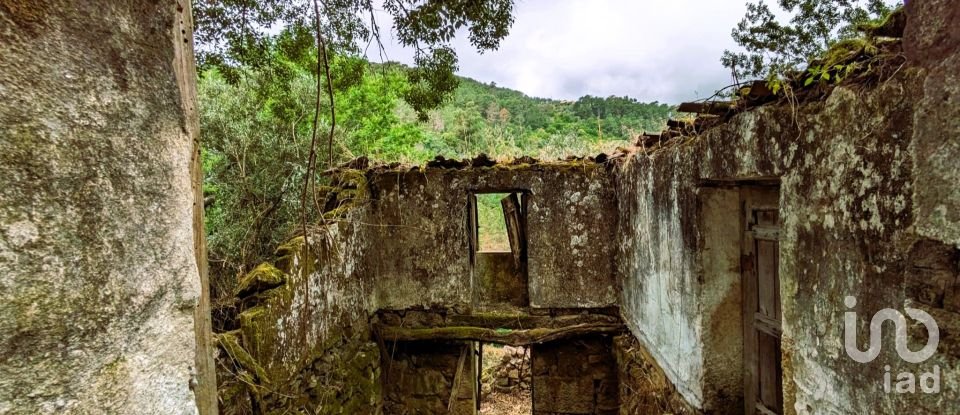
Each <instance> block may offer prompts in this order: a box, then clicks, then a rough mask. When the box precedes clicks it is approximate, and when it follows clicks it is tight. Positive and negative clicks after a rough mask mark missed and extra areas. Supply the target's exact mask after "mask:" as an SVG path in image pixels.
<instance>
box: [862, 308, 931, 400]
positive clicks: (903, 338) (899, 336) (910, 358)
mask: <svg viewBox="0 0 960 415" xmlns="http://www.w3.org/2000/svg"><path fill="white" fill-rule="evenodd" d="M844 304H846V305H847V308H853V307H856V305H857V299H856V298H854V297H850V296H848V297H847V298H846V299H845V300H844ZM904 311H906V312H907V314H908V315H909V316H910V317H911V318H913V319H914V320H917V321H919V322H921V323H923V326H924V327H926V329H927V333H928V334H929V337H928V338H927V344H926V345H924V346H923V348H922V349H920V350H919V351H916V352H914V351H911V350H910V349H909V348H907V319H906V318H905V317H904V316H903V314H901V313H900V312H899V311H897V310H894V309H892V308H884V309H883V310H880V311H878V312H877V313H876V314H874V315H873V319H871V320H870V347H869V348H867V350H866V351H860V348H859V347H858V346H857V313H856V312H854V311H847V312H845V313H844V316H843V329H844V338H843V345H844V348H845V349H847V355H848V356H850V358H852V359H853V360H856V361H857V362H860V363H869V362H872V361H873V359H876V358H877V356H878V355H880V348H881V347H882V344H881V335H882V334H883V323H884V322H885V321H888V320H889V321H892V322H893V325H894V327H895V337H894V339H895V344H896V348H897V354H898V355H900V358H901V359H903V360H904V361H907V362H910V363H921V362H924V361H926V360H927V359H929V358H930V356H933V354H934V353H936V351H937V346H938V345H939V344H940V327H939V326H937V322H936V321H934V320H933V317H931V316H930V314H927V312H925V311H923V310H918V309H916V308H910V307H905V308H904ZM884 371H885V373H884V375H883V390H884V391H886V392H888V393H889V392H890V366H889V365H888V366H884ZM920 389H921V390H922V391H923V392H924V393H937V392H940V368H939V367H938V366H934V367H933V371H932V372H929V373H921V374H920ZM896 392H897V393H914V392H916V377H915V376H914V375H913V373H910V372H902V373H900V374H898V375H897V384H896Z"/></svg>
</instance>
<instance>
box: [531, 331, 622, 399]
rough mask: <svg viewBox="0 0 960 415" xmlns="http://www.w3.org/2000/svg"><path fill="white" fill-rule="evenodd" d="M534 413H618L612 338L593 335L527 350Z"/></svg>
mask: <svg viewBox="0 0 960 415" xmlns="http://www.w3.org/2000/svg"><path fill="white" fill-rule="evenodd" d="M530 359H531V376H532V377H533V413H534V415H555V414H596V415H613V414H618V413H619V408H620V397H619V383H618V381H617V368H616V362H615V360H614V356H613V347H612V339H611V337H609V336H601V335H593V336H584V337H579V338H573V339H566V340H563V341H554V342H547V343H543V344H535V345H533V346H531V349H530Z"/></svg>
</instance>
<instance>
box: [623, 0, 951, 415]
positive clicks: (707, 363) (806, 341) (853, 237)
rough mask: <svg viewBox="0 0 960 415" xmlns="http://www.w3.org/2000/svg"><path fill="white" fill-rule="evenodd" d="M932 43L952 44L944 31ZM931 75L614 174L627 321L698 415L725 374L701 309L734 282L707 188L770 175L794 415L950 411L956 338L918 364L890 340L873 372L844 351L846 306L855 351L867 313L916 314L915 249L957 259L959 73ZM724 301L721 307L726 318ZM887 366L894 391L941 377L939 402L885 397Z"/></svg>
mask: <svg viewBox="0 0 960 415" xmlns="http://www.w3.org/2000/svg"><path fill="white" fill-rule="evenodd" d="M916 3H918V2H911V3H910V4H911V6H908V7H912V8H916V9H924V10H925V11H924V13H928V14H932V15H936V16H951V15H955V13H956V11H955V10H956V5H955V4H948V3H950V2H929V3H927V4H925V5H923V6H914V4H916ZM920 3H923V2H920ZM935 4H938V5H939V6H937V5H935ZM930 7H933V8H936V7H940V9H939V10H935V11H930V10H928V8H930ZM912 13H913V14H910V20H908V23H909V24H910V25H911V26H913V27H915V26H916V25H922V24H923V23H922V21H923V20H921V19H920V18H916V17H915V16H916V15H917V13H919V12H918V11H916V10H914V11H913V12H912ZM951 13H953V14H951ZM948 21H949V20H948ZM950 27H952V26H950ZM938 30H939V31H938V32H936V33H938V34H942V33H943V32H950V33H953V36H955V33H954V32H955V30H954V29H952V28H950V29H948V28H947V26H943V25H941V26H940V29H938ZM908 32H909V30H908ZM906 44H907V45H909V42H906ZM929 44H930V45H933V42H930V43H929ZM956 50H957V49H956V48H954V49H950V50H949V52H944V53H945V54H946V56H944V59H945V60H944V61H949V60H950V59H954V55H955V53H956ZM939 62H941V60H939V59H938V60H937V62H936V63H934V64H931V65H933V66H932V67H930V68H925V67H922V66H920V65H917V64H915V62H911V63H908V64H907V65H905V67H904V68H901V70H900V71H899V72H898V73H897V75H896V76H895V77H894V78H892V79H890V80H886V81H884V82H882V83H880V84H879V85H876V86H855V87H840V88H836V89H834V90H833V91H832V92H830V93H829V94H828V95H827V96H826V97H825V99H823V100H821V101H816V102H806V103H803V104H801V105H800V106H798V107H796V108H794V107H791V106H789V105H779V106H777V105H773V106H765V107H760V108H757V109H754V110H752V111H749V112H746V113H742V114H739V115H737V116H735V117H734V118H733V119H732V120H731V121H730V122H728V123H727V124H724V125H722V126H719V127H717V128H714V129H712V130H710V131H708V132H707V133H705V134H703V135H702V136H700V137H697V138H692V139H687V140H685V141H683V142H680V143H675V144H674V145H672V146H670V147H668V148H665V149H662V150H659V151H657V152H655V153H653V154H644V153H637V154H635V155H634V156H633V157H632V158H631V159H630V160H629V161H628V162H627V163H625V164H624V165H623V166H622V168H620V169H619V170H618V171H617V173H616V176H617V178H616V183H617V190H618V199H619V200H620V206H619V210H620V215H621V216H620V224H619V230H618V233H619V234H621V235H623V238H624V239H623V241H622V244H621V248H620V253H621V256H622V258H623V260H622V261H621V263H620V270H621V277H622V278H623V280H622V284H623V286H622V305H621V309H622V311H623V313H624V316H625V320H626V321H627V322H628V324H629V325H630V327H631V329H632V331H633V332H634V334H636V335H637V337H638V338H639V339H640V341H641V343H642V344H643V346H644V347H645V348H646V349H647V350H648V351H649V352H650V354H651V355H652V356H653V357H654V358H655V359H656V360H657V362H658V363H659V364H660V365H661V366H662V367H663V369H664V372H665V373H666V374H667V376H668V377H669V378H670V380H671V381H672V382H674V383H675V384H676V385H677V387H678V389H679V391H680V393H681V394H683V396H684V397H685V398H686V399H687V400H688V401H689V402H690V403H692V404H693V405H694V406H696V407H700V408H703V409H710V408H711V406H712V405H716V402H717V400H716V397H711V393H712V392H711V390H713V389H715V388H716V382H715V381H712V380H711V379H712V378H713V376H712V375H711V372H712V371H714V370H716V368H717V367H718V366H717V365H716V364H715V362H714V360H713V359H715V357H714V355H713V354H712V353H709V352H708V349H707V348H708V347H709V344H710V340H711V337H712V336H711V335H710V332H711V330H714V327H713V323H712V322H711V321H709V320H708V316H709V315H710V313H711V312H712V311H711V310H710V308H709V307H710V304H711V301H712V300H711V298H713V299H714V300H717V299H718V298H719V297H717V296H716V295H715V293H716V292H717V291H716V288H717V287H722V286H723V284H718V282H717V280H716V278H726V280H727V282H729V281H731V280H730V279H729V272H728V273H727V274H726V275H727V276H726V277H724V273H719V274H718V273H716V272H714V271H716V270H717V269H724V268H726V266H721V267H719V268H718V267H717V266H716V264H717V261H716V258H712V259H711V258H709V256H710V255H711V254H710V253H709V252H705V251H702V250H701V248H704V247H706V248H708V249H709V248H710V243H711V242H710V241H711V236H710V235H711V234H712V233H714V232H713V231H712V230H711V229H710V228H709V226H710V225H709V224H710V223H711V222H713V221H715V219H710V218H709V216H710V214H709V213H707V212H705V211H704V209H705V206H707V205H708V204H709V203H710V200H711V198H714V196H716V195H712V196H711V195H709V194H708V192H710V191H712V189H711V190H705V189H703V188H701V186H700V185H701V184H703V182H702V181H703V180H745V179H756V178H771V177H772V178H778V179H779V181H780V192H781V193H780V195H781V199H780V210H781V212H780V213H781V218H782V224H781V225H782V226H781V234H780V235H781V245H780V266H779V271H780V279H781V292H780V294H781V298H782V306H783V330H784V334H783V339H784V340H783V341H784V343H783V352H784V357H783V365H784V395H785V403H786V405H787V411H788V413H877V412H883V413H895V412H902V411H915V410H927V411H931V412H936V411H938V409H939V408H943V407H944V406H943V405H947V404H949V403H951V402H956V400H957V397H958V396H960V390H958V388H957V386H958V385H957V383H958V376H957V374H956V372H955V371H951V370H949V369H947V370H944V369H945V368H955V367H956V366H957V348H956V347H955V346H954V344H955V342H956V339H953V338H951V337H952V335H951V334H950V331H949V330H941V348H940V349H939V351H938V354H937V355H935V357H934V358H933V359H932V360H930V361H927V362H925V363H923V364H916V365H912V364H906V363H904V362H902V361H901V360H900V359H899V358H898V357H897V355H896V353H895V352H894V351H893V335H892V330H887V331H886V332H884V335H883V339H884V352H883V353H882V354H881V355H880V357H879V358H878V359H877V360H875V361H873V362H871V363H869V364H861V363H857V362H855V361H853V360H852V359H851V358H849V357H848V356H847V355H846V353H845V351H844V347H843V335H844V330H843V315H844V314H843V313H844V312H846V311H848V310H849V309H848V308H847V307H846V306H845V305H844V303H843V299H844V297H845V296H848V295H849V296H854V297H856V298H857V299H858V305H857V307H855V308H854V311H856V312H857V313H858V316H859V324H860V327H859V332H860V337H859V338H860V339H861V340H860V341H861V348H862V347H863V345H864V344H865V342H866V339H867V335H866V334H865V332H866V331H867V329H868V325H869V319H870V317H872V315H873V313H874V312H875V311H877V310H879V309H881V308H887V307H889V308H894V309H898V310H903V308H904V307H905V306H914V307H916V306H917V305H916V302H915V300H916V298H912V297H911V295H909V294H906V292H905V289H904V288H905V281H906V280H907V278H908V277H909V273H910V271H909V270H910V261H909V259H908V258H909V255H908V254H909V251H910V249H909V248H910V247H911V246H913V245H914V244H915V243H916V242H917V241H918V240H919V239H921V237H927V238H930V239H932V240H933V241H934V244H937V243H939V244H946V245H947V246H948V247H949V246H951V245H952V246H954V247H955V246H956V238H955V237H954V235H953V233H954V230H953V228H954V227H955V225H956V221H955V220H953V219H951V218H953V216H951V215H953V214H952V213H948V212H949V211H950V208H951V207H956V206H957V205H958V204H957V200H956V198H955V196H956V194H957V193H956V181H955V180H954V179H953V178H954V177H955V176H956V174H957V172H958V166H957V164H956V162H955V160H956V159H957V158H956V157H952V158H949V160H951V161H947V160H948V159H947V158H946V157H951V156H950V154H952V153H954V151H953V149H955V148H956V146H957V144H956V143H957V135H956V131H957V130H956V120H955V119H954V118H956V117H955V116H952V115H951V114H955V111H956V110H957V108H958V106H957V104H956V99H955V98H956V97H955V95H956V94H955V91H956V87H955V85H956V84H957V83H956V82H953V83H950V80H953V79H956V77H957V70H956V68H957V67H958V66H956V65H952V66H949V67H947V66H942V65H940V63H939ZM948 84H949V85H948ZM923 123H929V124H923ZM947 183H952V185H947ZM930 186H932V187H930ZM921 187H924V188H927V189H924V190H919V189H920V188H921ZM714 199H715V198H714ZM954 210H955V209H954ZM736 214H738V212H731V215H736ZM731 217H733V216H731ZM721 225H722V224H721ZM946 251H949V249H948V250H946ZM944 255H946V256H948V257H949V255H953V254H951V253H947V254H944ZM721 259H722V258H721ZM948 262H949V261H948ZM721 263H722V261H721ZM711 270H713V271H711ZM941 288H942V285H941ZM723 291H725V289H721V290H720V292H723ZM726 291H729V290H726ZM730 292H731V293H732V291H730ZM940 298H943V294H942V292H941V297H940ZM723 303H724V302H723V301H720V302H716V303H714V305H716V306H717V307H720V308H718V309H717V310H719V309H721V308H722V307H723ZM935 304H938V303H935ZM928 310H929V311H930V312H931V313H932V314H934V315H935V317H936V318H937V319H938V322H940V324H941V327H953V326H955V325H956V323H957V321H958V315H957V314H955V313H953V312H951V311H950V307H949V305H947V306H945V307H944V308H937V307H936V306H934V307H929V308H928ZM731 330H732V326H731ZM917 332H919V333H917ZM911 334H912V335H914V341H915V342H914V343H911V344H912V345H913V349H914V350H916V349H918V348H919V346H918V344H919V345H922V344H923V343H924V341H925V340H926V334H925V333H924V332H923V330H922V328H921V329H920V330H919V331H916V330H915V331H912V332H911ZM885 365H890V366H891V368H892V372H893V373H894V378H896V374H897V373H899V372H900V371H905V370H909V371H911V372H913V373H915V374H917V375H919V373H920V372H921V371H929V370H931V368H932V366H933V365H939V366H940V368H941V373H942V374H943V379H942V383H941V386H942V389H943V390H942V391H941V393H939V394H922V393H915V394H902V395H900V394H895V393H889V394H888V393H885V392H883V390H882V384H883V383H882V382H883V374H884V370H883V369H884V366H885Z"/></svg>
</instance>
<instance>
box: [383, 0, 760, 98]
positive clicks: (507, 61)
mask: <svg viewBox="0 0 960 415" xmlns="http://www.w3.org/2000/svg"><path fill="white" fill-rule="evenodd" d="M745 10H746V7H745V2H744V0H635V1H629V0H590V1H588V0H518V1H517V4H516V9H515V17H516V19H515V22H514V25H513V27H512V29H511V31H510V35H509V36H508V37H507V38H506V39H504V41H503V42H502V43H501V46H500V49H498V50H496V51H490V52H487V53H485V54H482V55H481V54H479V53H477V52H476V51H475V50H474V49H473V47H471V46H470V44H469V42H468V41H467V39H466V37H465V36H460V37H458V39H457V40H456V41H455V43H454V47H455V48H456V50H457V53H458V55H459V56H460V72H459V73H460V74H461V75H463V76H468V77H471V78H474V79H477V80H479V81H482V82H491V81H493V82H496V83H497V84H498V85H502V86H505V87H509V88H513V89H517V90H520V91H523V92H524V93H526V94H528V95H533V96H541V97H550V98H558V99H575V98H577V97H579V96H582V95H587V94H590V95H598V96H608V95H629V96H631V97H634V98H637V99H640V100H641V101H660V102H668V103H679V102H680V101H684V100H691V99H695V98H700V97H706V96H709V95H711V94H712V93H713V91H714V90H716V89H718V88H720V87H723V86H725V85H727V84H729V83H731V78H730V73H729V71H728V70H727V69H726V68H724V67H723V66H722V65H720V56H721V54H722V53H723V50H724V49H729V48H734V47H735V46H736V45H735V44H734V42H733V40H732V39H731V38H730V31H731V29H733V27H734V26H736V24H737V22H739V21H740V19H741V18H742V17H743V15H744V13H745ZM380 20H381V22H382V24H383V25H384V26H389V17H387V16H382V18H381V19H380ZM384 29H386V28H384ZM385 31H386V30H385ZM384 43H385V46H386V49H387V52H388V57H389V59H391V60H399V61H401V62H406V63H410V62H411V60H412V59H411V53H410V51H408V50H403V49H401V48H400V47H399V46H398V45H396V44H394V43H393V41H392V39H390V38H389V36H388V37H387V38H386V39H384ZM371 55H375V53H371ZM372 58H375V56H372Z"/></svg>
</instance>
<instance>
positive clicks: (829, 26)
mask: <svg viewBox="0 0 960 415" xmlns="http://www.w3.org/2000/svg"><path fill="white" fill-rule="evenodd" d="M777 4H778V5H779V6H780V8H781V9H782V10H783V11H784V12H786V13H788V14H790V15H791V16H792V17H790V20H789V22H787V23H783V22H780V21H778V19H777V17H776V15H775V14H774V12H773V11H772V10H771V9H770V7H769V6H768V5H767V4H766V3H765V2H764V1H763V0H760V1H758V2H756V3H748V4H747V14H746V15H745V16H744V18H743V20H741V21H740V23H739V24H737V27H736V28H735V29H733V32H732V36H733V39H734V41H736V42H737V44H738V45H740V46H741V47H743V50H744V51H742V52H737V51H730V50H726V51H724V52H723V57H722V58H721V62H722V63H723V65H724V66H725V67H727V68H730V70H731V71H732V73H733V76H734V78H736V79H737V80H741V79H744V78H748V77H764V78H767V79H773V78H782V77H784V75H785V74H788V73H790V72H793V71H797V70H798V69H800V66H801V65H803V64H805V63H806V62H808V61H810V60H811V59H813V58H815V57H816V56H818V55H820V54H822V53H823V52H824V51H826V50H827V49H828V48H830V46H832V45H833V44H834V43H836V42H838V41H840V40H843V39H849V38H851V37H853V36H856V30H855V27H856V26H857V25H858V24H862V23H866V22H868V21H870V20H875V19H881V18H884V17H885V16H887V15H889V14H890V12H892V11H893V10H894V8H895V7H896V6H897V5H891V4H888V2H887V1H884V0H864V1H860V0H778V1H777Z"/></svg>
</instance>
